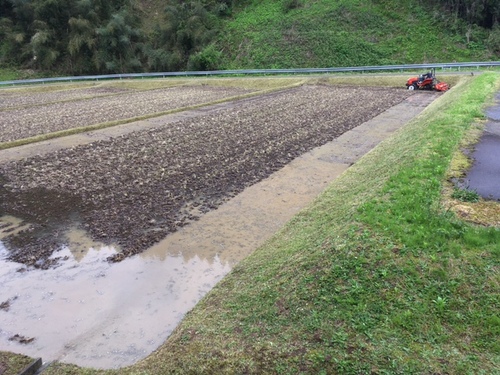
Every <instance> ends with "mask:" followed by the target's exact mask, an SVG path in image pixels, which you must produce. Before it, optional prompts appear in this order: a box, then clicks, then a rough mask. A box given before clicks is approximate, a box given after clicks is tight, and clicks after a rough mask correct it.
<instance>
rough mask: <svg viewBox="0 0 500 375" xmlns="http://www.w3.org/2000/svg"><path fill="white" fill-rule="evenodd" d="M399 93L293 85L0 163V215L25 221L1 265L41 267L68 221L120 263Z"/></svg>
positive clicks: (393, 101) (364, 118)
mask: <svg viewBox="0 0 500 375" xmlns="http://www.w3.org/2000/svg"><path fill="white" fill-rule="evenodd" d="M409 95H411V93H410V92H408V91H406V90H399V89H387V88H380V89H378V88H357V87H333V86H302V87H299V88H295V89H289V90H287V91H282V92H278V93H274V94H268V95H263V96H260V97H257V98H253V99H247V100H240V101H238V102H235V105H234V106H233V107H232V108H231V109H225V110H221V111H219V112H216V113H211V114H208V115H204V116H201V117H197V118H190V119H185V120H181V121H178V122H175V123H168V124H166V125H165V126H164V127H161V128H155V129H150V130H145V131H140V132H135V133H130V134H127V135H124V136H121V137H117V138H115V139H112V140H109V141H99V142H95V143H92V144H88V145H82V146H77V147H74V148H71V149H64V150H62V151H58V152H56V153H53V154H50V155H46V156H38V157H33V158H30V159H27V160H24V161H18V162H11V163H7V164H3V165H0V175H3V179H4V180H3V182H4V183H3V185H4V187H3V188H2V189H0V198H1V201H0V202H1V206H0V210H1V211H0V212H2V211H3V212H7V213H9V214H12V215H14V216H18V217H22V218H25V219H26V220H27V221H29V222H30V223H32V226H31V229H30V230H27V231H25V232H24V235H17V236H8V237H7V238H5V239H4V240H3V241H4V243H5V244H6V247H7V248H8V249H9V251H10V259H12V260H15V261H18V262H23V263H25V264H27V265H35V266H38V267H42V268H43V267H47V266H49V265H50V263H51V262H50V261H49V260H48V258H49V257H50V255H51V254H52V253H53V252H54V251H55V250H57V249H58V248H59V247H60V246H61V244H62V243H63V242H64V239H62V238H60V237H59V236H58V233H60V227H61V225H63V224H62V223H68V222H70V221H74V222H80V223H81V224H82V225H83V226H84V227H85V228H86V229H87V230H88V231H89V232H90V233H91V235H92V236H93V238H94V239H96V240H99V241H101V242H104V243H110V244H111V243H116V244H118V245H119V247H120V249H121V253H119V254H118V255H117V256H115V257H114V258H113V259H112V260H121V259H123V258H124V257H126V256H130V255H133V254H137V253H139V252H141V251H143V250H145V249H146V248H148V247H149V246H151V245H152V244H153V243H155V242H157V241H159V240H160V239H162V238H164V237H165V236H166V235H168V234H169V233H172V232H174V231H176V230H177V229H178V228H180V227H182V226H184V225H186V224H188V223H189V222H190V221H192V220H196V219H197V218H199V217H200V215H202V214H203V213H204V212H208V211H209V210H212V209H215V208H217V207H218V206H219V205H220V204H222V203H223V202H224V201H226V200H228V199H229V198H231V197H233V196H235V195H236V194H238V193H239V192H241V191H242V190H243V189H245V187H247V186H250V185H252V184H254V183H256V182H258V181H260V180H262V179H264V178H266V177H268V176H269V175H270V174H272V173H273V172H274V171H276V170H278V169H280V168H281V167H283V166H284V165H285V164H287V163H289V162H290V161H291V160H292V159H294V158H295V157H297V156H299V155H301V154H303V153H305V152H307V151H309V150H311V149H312V148H314V147H317V146H320V145H323V144H325V143H327V142H329V141H331V140H333V139H334V138H336V137H338V136H339V135H341V134H343V133H344V132H346V131H348V130H350V129H352V128H354V127H356V126H358V125H360V124H361V123H363V122H365V121H367V120H369V119H371V118H372V117H374V116H376V115H378V114H379V113H381V112H383V111H384V110H385V109H387V108H389V107H391V106H393V105H395V104H397V103H399V102H401V101H402V100H404V99H405V98H407V97H408V96H409ZM0 182H2V181H0ZM66 225H67V224H66Z"/></svg>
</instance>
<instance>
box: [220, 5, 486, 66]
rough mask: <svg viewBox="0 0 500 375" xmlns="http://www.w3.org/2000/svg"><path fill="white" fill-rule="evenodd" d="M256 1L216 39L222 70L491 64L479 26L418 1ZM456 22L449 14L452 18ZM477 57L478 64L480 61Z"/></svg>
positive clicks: (234, 18)
mask: <svg viewBox="0 0 500 375" xmlns="http://www.w3.org/2000/svg"><path fill="white" fill-rule="evenodd" d="M287 2H289V0H283V1H273V0H262V1H253V2H251V3H250V4H248V5H246V6H245V7H244V8H241V9H238V8H237V11H236V12H235V13H234V17H233V18H232V19H230V20H228V21H226V23H225V24H224V26H223V28H222V32H221V34H220V35H221V36H220V38H219V39H218V40H217V42H216V46H217V48H218V49H219V50H221V51H223V56H224V59H223V62H222V65H223V68H229V69H238V68H297V67H332V66H361V65H389V64H400V63H427V62H446V61H471V60H472V61H473V60H475V59H479V60H483V59H486V60H487V59H490V58H491V56H490V55H488V53H487V51H486V47H485V46H484V40H486V39H487V33H485V32H483V31H481V30H479V29H477V30H476V31H475V32H474V35H473V37H472V39H473V40H472V41H471V42H470V43H469V44H468V45H467V41H466V36H465V31H466V30H465V26H464V25H462V24H461V23H460V22H455V23H454V24H453V27H451V26H450V25H449V24H446V23H445V22H444V21H445V19H443V18H442V16H443V15H442V14H441V13H440V12H439V11H437V10H436V9H429V7H428V6H425V7H424V6H423V5H422V4H420V3H419V2H417V1H412V0H405V1H393V0H379V1H368V2H367V1H359V0H342V1H333V0H318V1H302V4H303V5H302V6H301V7H299V8H295V9H290V10H288V9H286V7H285V6H284V4H285V3H287ZM449 18H450V17H448V19H449ZM479 60H478V61H479Z"/></svg>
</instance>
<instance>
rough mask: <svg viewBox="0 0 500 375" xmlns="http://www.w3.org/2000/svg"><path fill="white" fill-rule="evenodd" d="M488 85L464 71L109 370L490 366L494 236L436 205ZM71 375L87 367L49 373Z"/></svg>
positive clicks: (495, 315)
mask: <svg viewBox="0 0 500 375" xmlns="http://www.w3.org/2000/svg"><path fill="white" fill-rule="evenodd" d="M499 87H500V76H499V75H498V74H483V75H481V76H479V77H473V78H472V77H471V78H465V79H464V80H463V81H462V82H461V83H460V84H458V85H457V86H456V87H455V89H453V90H451V91H450V92H448V93H447V94H446V95H444V96H443V97H442V98H441V99H439V100H438V101H437V102H435V103H434V104H432V105H431V106H430V107H429V108H428V109H427V110H426V111H425V112H424V113H423V114H422V115H421V116H420V117H419V118H418V119H417V120H415V121H413V122H411V123H410V124H408V125H407V126H406V127H405V128H404V129H402V130H401V131H399V132H398V133H397V134H396V135H395V136H394V137H392V138H391V139H389V140H388V141H386V142H384V143H382V144H381V145H380V146H379V147H377V148H376V149H375V150H373V151H372V152H371V153H369V154H368V155H366V156H365V157H364V158H363V159H361V161H359V162H358V163H357V164H355V165H354V166H352V167H351V168H350V169H349V170H348V171H347V172H346V173H345V174H344V175H342V176H341V177H340V178H339V179H337V180H336V181H335V182H333V183H332V185H331V186H330V187H329V188H328V189H327V190H326V191H325V192H324V193H323V194H322V195H321V196H320V197H319V198H318V199H317V200H316V201H315V203H314V204H313V205H312V206H311V207H310V208H309V209H307V210H305V211H303V212H301V213H300V214H299V215H297V216H296V217H295V218H294V219H293V220H292V221H291V222H290V223H289V224H287V225H286V226H285V228H284V229H283V230H282V231H281V232H280V233H278V235H276V236H275V237H274V238H273V239H272V240H271V241H269V242H268V243H267V244H266V245H265V246H263V247H261V248H260V249H258V250H257V251H255V253H254V254H252V255H251V256H250V257H248V258H247V259H246V260H244V261H243V262H241V263H240V264H239V265H238V266H237V267H235V269H234V270H233V271H232V272H231V273H230V274H229V275H228V276H227V277H225V278H224V279H223V280H222V281H221V282H220V283H219V284H218V285H217V286H216V288H215V289H214V290H213V291H212V292H210V293H209V295H208V296H207V297H205V298H204V299H203V300H202V302H200V303H199V304H198V305H197V307H196V308H195V309H194V310H193V311H191V312H190V313H189V314H188V315H187V316H186V318H185V320H184V321H183V322H182V324H181V325H180V327H178V329H177V330H176V331H175V332H174V333H173V334H172V336H171V337H170V339H169V340H168V341H167V342H166V343H165V344H164V345H163V346H162V347H161V348H159V349H158V351H156V352H155V353H154V354H152V355H151V356H149V357H148V358H147V359H145V360H144V361H141V362H140V363H138V364H136V365H135V366H132V367H130V368H127V369H121V370H119V371H118V372H119V373H120V374H125V373H127V374H165V373H214V374H215V373H217V374H221V373H230V374H233V373H325V374H326V373H339V374H360V373H361V374H367V373H373V374H431V373H447V374H498V373H500V365H499V363H500V344H499V341H498V337H499V334H500V316H499V311H500V301H499V300H498V292H499V290H500V288H499V284H500V275H499V265H500V262H499V260H500V231H499V230H498V228H486V227H476V226H472V225H469V224H467V223H464V222H462V221H460V220H458V219H457V218H456V217H455V216H454V215H453V214H451V213H450V212H449V211H446V210H443V209H442V207H441V206H440V198H441V190H442V186H443V179H444V178H445V176H446V172H447V169H448V167H449V164H450V159H451V157H452V155H453V153H454V151H455V150H456V149H457V147H458V145H459V143H460V141H461V138H462V137H463V135H464V134H466V132H467V131H468V129H469V128H470V127H471V126H472V125H473V124H475V123H477V122H478V121H480V119H481V118H482V117H483V115H482V109H483V105H484V103H485V102H487V101H488V99H489V98H490V97H491V96H492V94H493V92H494V91H495V90H498V88H499ZM97 372H99V371H97ZM70 373H75V374H87V373H94V371H93V370H89V369H78V368H77V367H74V366H68V365H62V364H54V365H52V366H51V367H50V368H49V369H48V370H47V372H46V374H47V375H51V374H52V375H54V374H58V375H59V374H70ZM105 373H115V372H114V371H109V372H108V371H106V372H105Z"/></svg>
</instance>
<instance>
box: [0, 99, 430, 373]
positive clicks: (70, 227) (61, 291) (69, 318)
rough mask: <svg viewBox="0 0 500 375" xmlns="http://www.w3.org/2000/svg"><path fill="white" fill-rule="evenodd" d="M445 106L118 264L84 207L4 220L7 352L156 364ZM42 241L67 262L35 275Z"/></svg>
mask: <svg viewBox="0 0 500 375" xmlns="http://www.w3.org/2000/svg"><path fill="white" fill-rule="evenodd" d="M435 97H436V94H429V93H415V94H413V95H412V96H410V97H408V98H407V99H405V100H403V101H402V102H401V103H400V104H398V105H395V106H393V107H391V108H389V109H388V110H386V111H381V114H380V115H378V116H375V117H373V118H372V119H371V120H369V121H366V122H364V123H363V124H361V125H360V124H357V125H359V126H354V127H353V128H352V129H350V130H348V131H346V132H344V133H343V134H342V135H339V136H337V137H336V138H335V139H333V140H332V141H329V142H326V143H325V142H323V143H325V144H324V145H323V146H320V147H316V148H312V149H310V150H309V151H307V152H305V153H303V154H302V155H301V156H298V157H293V158H292V159H290V160H289V161H287V162H286V163H285V165H284V166H283V165H282V166H280V168H278V169H277V170H276V171H274V172H273V173H271V174H269V175H268V176H267V177H265V178H263V179H261V180H260V182H256V183H252V184H248V185H247V186H245V187H244V189H242V190H241V191H240V192H239V193H238V194H235V195H233V196H232V197H229V199H226V200H224V202H225V203H221V204H219V205H218V207H217V209H216V210H209V211H207V212H203V213H200V216H199V218H197V220H194V221H192V222H189V223H188V224H187V225H183V226H180V227H178V228H177V230H176V231H173V232H171V233H169V234H168V235H167V236H166V237H164V238H163V239H162V240H161V241H159V242H156V243H155V244H154V245H152V246H149V247H148V248H147V249H146V250H145V251H140V252H137V253H130V254H129V255H128V256H126V257H124V258H123V259H122V260H121V261H120V262H116V263H112V262H109V261H108V259H109V258H114V257H116V255H117V254H122V251H123V249H122V247H121V245H120V244H119V243H113V241H111V240H106V241H101V240H100V239H99V238H97V237H96V236H92V235H91V233H90V232H89V231H87V230H85V226H84V225H82V222H81V213H80V212H79V211H78V204H75V205H74V206H75V208H76V209H75V210H71V207H72V205H71V202H72V201H71V200H70V199H69V200H68V204H67V206H68V207H67V209H65V210H62V211H64V214H62V215H59V214H56V213H55V214H54V215H49V216H54V217H55V220H53V221H51V220H47V221H46V222H43V223H42V224H40V223H38V224H37V223H34V221H36V218H37V217H39V215H33V216H31V217H30V215H29V213H30V212H31V210H32V209H33V210H34V211H36V209H35V208H36V207H35V206H36V205H37V203H36V202H31V203H26V202H25V204H28V206H27V208H26V207H25V209H24V210H18V211H17V213H20V212H24V213H25V215H24V217H22V218H21V217H20V216H21V215H18V216H16V215H15V213H14V212H7V211H5V212H3V213H0V215H1V216H0V285H1V289H0V350H7V351H12V352H19V353H23V354H27V355H30V356H35V357H42V358H43V360H44V361H46V362H47V361H53V360H60V361H63V362H67V363H74V364H78V365H81V366H89V367H96V368H118V367H123V366H126V365H130V364H132V363H134V362H136V361H138V360H139V359H141V358H144V357H146V356H147V355H148V354H150V353H151V352H152V351H153V350H155V349H156V348H157V347H158V346H159V345H160V344H161V343H162V342H164V341H165V339H167V338H168V336H169V334H170V333H171V332H172V330H173V329H175V327H176V326H177V324H178V323H179V322H180V321H181V320H182V318H183V316H184V315H185V314H186V313H187V312H188V311H189V310H190V309H192V308H193V307H194V306H195V305H196V303H197V302H198V301H199V300H200V299H201V298H202V297H203V296H204V295H205V294H206V293H207V292H209V291H210V289H211V288H212V287H213V286H214V285H215V284H216V283H217V282H218V281H219V280H221V279H222V278H223V277H224V275H226V274H227V273H228V272H230V270H231V268H232V267H233V266H234V265H235V264H237V263H238V262H239V261H240V260H242V259H244V258H245V257H246V256H248V255H249V254H250V253H251V252H252V251H253V250H255V248H257V247H258V246H260V245H261V244H262V243H263V242H264V241H266V240H267V239H268V238H270V236H272V234H273V233H275V232H276V231H277V230H279V228H281V227H282V226H283V225H284V224H285V223H286V222H287V221H288V220H289V219H290V218H291V217H293V215H295V214H296V213H297V212H298V211H300V210H301V209H302V208H304V207H305V206H307V205H308V204H309V203H310V202H311V201H312V200H313V199H314V197H316V196H317V195H318V194H319V193H320V192H321V191H322V190H323V189H324V188H325V187H326V186H327V185H328V183H329V182H331V181H332V180H333V179H334V178H336V177H337V176H338V175H340V174H341V173H343V172H344V171H345V170H346V169H347V168H348V167H349V166H350V165H352V164H353V163H355V162H356V160H358V159H359V158H360V157H361V156H363V155H364V154H365V153H366V152H368V151H369V150H370V149H372V148H373V147H375V146H376V145H377V144H378V143H379V142H380V141H382V140H383V139H385V138H386V137H388V136H390V134H392V133H393V132H394V131H396V130H397V129H398V128H400V127H401V126H402V125H403V124H405V123H406V122H407V121H409V120H410V119H411V118H413V117H414V116H415V115H417V114H418V113H420V111H422V110H423V109H424V108H425V107H426V106H427V105H428V104H429V103H430V102H432V100H434V99H435ZM240 111H241V109H240ZM200 116H201V115H200ZM167 117H168V116H167ZM155 121H156V122H158V121H159V120H158V119H156V120H155ZM165 122H166V123H168V119H167V118H165ZM131 126H133V125H132V124H131ZM53 142H57V141H52V143H53ZM61 142H62V143H63V144H64V142H66V141H65V140H64V139H61ZM83 142H86V141H83ZM53 146H54V145H53V144H52V145H51V146H50V147H51V149H52V147H53ZM56 148H57V147H56ZM27 149H29V148H27ZM21 154H22V152H21ZM0 156H1V154H0ZM254 167H255V166H254ZM19 193H20V194H21V193H22V190H21V191H20V192H19ZM30 205H32V206H30ZM41 207H42V208H43V205H41ZM39 208H40V207H38V209H39ZM45 209H46V210H47V211H50V210H54V212H58V211H59V209H58V208H57V207H50V205H49V206H46V207H45ZM108 224H109V225H110V226H111V225H113V223H112V222H111V223H108ZM153 224H154V223H153ZM138 225H139V224H138ZM142 225H143V224H141V225H140V226H142ZM153 227H154V225H153ZM33 228H35V229H33ZM37 228H38V229H37ZM36 230H38V232H37V233H36V236H35V235H34V236H33V238H34V241H35V242H36V238H41V237H44V236H45V237H47V236H48V237H49V238H44V239H43V241H41V242H42V244H51V243H52V241H51V239H53V237H54V236H55V237H57V239H55V240H54V241H53V242H54V243H56V244H57V250H55V251H54V249H53V248H51V252H50V253H47V254H45V255H44V256H42V257H41V258H39V259H37V260H35V261H34V262H32V263H30V262H29V259H28V261H27V262H22V263H21V262H16V261H15V260H13V259H12V244H13V243H15V241H12V238H16V237H19V235H20V234H26V233H27V232H28V233H30V231H36ZM37 262H38V263H37ZM44 265H45V266H44Z"/></svg>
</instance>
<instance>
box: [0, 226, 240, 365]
mask: <svg viewBox="0 0 500 375" xmlns="http://www.w3.org/2000/svg"><path fill="white" fill-rule="evenodd" d="M70 237H72V238H75V239H76V240H77V241H76V242H74V243H72V244H71V247H64V248H62V249H61V250H60V251H58V252H56V253H54V255H53V257H57V258H58V263H57V266H56V267H55V268H50V269H47V270H40V269H34V268H31V267H30V268H27V267H26V266H24V265H21V264H18V263H14V262H7V261H5V257H6V256H7V255H8V251H7V249H6V248H5V246H3V244H2V242H0V258H1V259H0V283H1V285H2V290H1V294H0V296H1V297H0V303H1V304H2V306H3V308H0V350H7V351H12V352H21V353H25V354H27V355H31V356H35V357H36V356H42V357H43V359H44V360H54V359H59V360H62V361H64V362H69V363H78V364H79V365H82V366H90V367H100V368H113V367H121V366H125V365H129V364H132V363H134V362H136V361H137V360H139V359H141V358H144V357H145V356H146V355H148V354H149V353H151V352H152V351H153V350H155V349H156V348H157V347H158V346H159V345H160V344H161V343H162V342H163V341H165V339H166V338H167V337H168V336H169V334H170V333H171V332H172V330H173V329H174V328H175V327H176V325H177V324H178V323H179V321H180V320H181V319H182V317H183V316H184V314H186V312H188V311H189V310H190V309H191V308H192V307H193V306H194V305H195V304H196V303H197V302H198V301H199V300H200V299H201V297H202V296H203V295H205V294H206V293H207V292H208V291H209V290H210V289H211V288H212V287H213V286H214V285H215V284H216V283H217V282H218V281H219V280H220V279H221V278H222V277H223V276H224V275H225V274H227V273H228V272H229V270H230V268H231V267H230V264H229V263H228V262H227V261H223V260H221V259H220V258H219V256H218V255H217V254H215V255H213V256H212V255H208V256H203V254H178V255H169V254H167V253H166V252H165V251H163V252H158V251H156V252H152V253H147V252H146V253H143V254H141V255H140V256H136V257H133V258H129V259H125V260H124V261H122V262H120V263H117V264H112V263H109V262H107V261H106V258H107V257H109V256H111V255H113V254H114V253H115V252H116V249H114V248H113V247H107V246H99V245H97V244H96V245H95V246H93V247H88V243H89V241H90V239H89V238H88V237H86V236H85V234H84V232H82V231H79V230H73V231H71V234H70ZM78 249H80V250H78ZM82 251H83V252H82Z"/></svg>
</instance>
